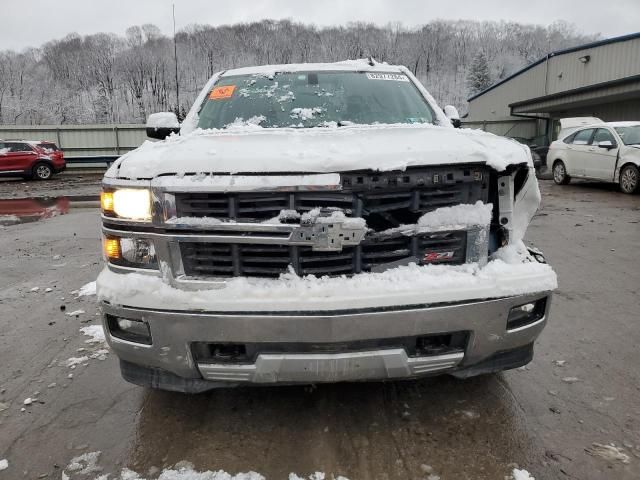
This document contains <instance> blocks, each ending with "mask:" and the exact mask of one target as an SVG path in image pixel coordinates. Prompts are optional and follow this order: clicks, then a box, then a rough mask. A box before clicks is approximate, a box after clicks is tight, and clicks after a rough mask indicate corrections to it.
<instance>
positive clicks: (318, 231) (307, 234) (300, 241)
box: [289, 216, 367, 252]
mask: <svg viewBox="0 0 640 480" xmlns="http://www.w3.org/2000/svg"><path fill="white" fill-rule="evenodd" d="M354 223H357V222H353V219H352V218H332V217H330V216H318V217H315V218H314V219H312V220H311V221H309V222H305V223H301V224H300V226H299V227H296V228H295V229H294V230H293V232H292V233H291V236H290V237H289V245H300V246H310V247H311V249H312V250H314V251H319V252H339V251H341V250H342V247H345V246H350V245H358V244H360V242H361V241H362V239H363V238H364V235H365V234H366V233H367V226H366V225H365V224H363V225H362V226H359V225H354Z"/></svg>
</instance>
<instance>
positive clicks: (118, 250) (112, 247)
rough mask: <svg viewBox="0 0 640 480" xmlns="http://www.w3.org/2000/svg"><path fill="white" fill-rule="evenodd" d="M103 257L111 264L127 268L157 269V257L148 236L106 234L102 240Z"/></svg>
mask: <svg viewBox="0 0 640 480" xmlns="http://www.w3.org/2000/svg"><path fill="white" fill-rule="evenodd" d="M103 251H104V256H105V259H106V260H107V261H108V262H110V263H112V264H113V265H118V266H121V267H129V268H147V269H157V268H158V259H157V257H156V249H155V247H154V245H153V242H152V241H151V240H150V239H148V238H127V237H114V236H108V237H105V238H104V240H103Z"/></svg>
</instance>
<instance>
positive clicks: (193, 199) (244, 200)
mask: <svg viewBox="0 0 640 480" xmlns="http://www.w3.org/2000/svg"><path fill="white" fill-rule="evenodd" d="M472 172H473V173H472ZM340 178H341V182H342V186H341V189H338V190H335V191H334V190H309V191H305V190H295V189H291V191H284V192H283V191H274V192H264V191H262V192H230V193H225V192H181V191H176V192H168V193H170V194H171V195H173V197H174V198H175V211H176V216H177V217H200V218H206V217H213V218H217V219H219V220H222V221H224V222H232V221H237V222H239V223H246V222H248V223H260V222H264V221H265V220H269V219H271V218H274V217H277V216H278V215H279V214H280V212H281V211H282V210H295V211H296V212H297V213H298V215H297V216H296V215H292V216H291V218H288V219H283V220H281V221H283V222H287V223H298V222H299V221H300V219H299V216H300V215H302V214H303V213H305V212H308V211H310V210H312V209H315V208H323V209H332V208H335V209H338V210H341V211H342V212H344V214H345V215H347V216H354V217H362V218H364V219H365V221H366V224H367V227H368V228H369V229H370V230H369V231H368V233H367V234H366V235H365V237H364V239H363V240H362V241H361V242H360V245H358V246H344V247H343V248H342V250H340V251H321V250H317V251H314V250H313V249H312V247H311V246H306V245H305V246H302V245H300V246H292V245H288V244H287V237H288V236H289V233H288V232H277V231H274V232H269V234H268V236H270V237H271V239H273V238H274V237H281V238H282V243H281V244H279V243H269V244H267V243H260V241H261V240H260V236H261V235H264V234H263V233H255V232H251V231H249V230H247V231H242V230H239V232H236V231H235V230H228V229H227V230H224V229H218V230H217V231H216V232H215V234H216V235H217V236H218V237H220V236H222V235H229V236H230V237H231V236H237V235H242V236H244V237H246V238H245V239H244V241H243V242H242V243H234V239H233V238H229V243H207V242H193V241H187V239H184V238H183V239H182V240H181V241H180V242H179V246H180V251H181V255H182V267H183V270H184V274H185V275H187V276H190V275H193V276H202V277H207V276H210V277H230V276H255V277H278V276H279V275H281V274H283V273H287V272H288V271H293V272H295V273H296V274H298V275H306V274H314V275H318V276H323V275H353V274H356V273H360V272H368V271H372V270H373V271H381V270H380V269H382V270H384V268H385V265H387V264H389V265H397V264H404V263H409V262H422V263H441V264H450V265H455V264H462V263H464V262H465V261H467V232H466V231H449V232H424V233H419V234H415V235H403V234H401V233H398V234H395V233H391V234H383V233H381V232H384V231H386V230H388V229H390V228H396V227H399V226H401V225H410V224H415V223H418V220H419V218H420V217H421V216H422V215H424V214H425V213H428V212H431V211H433V210H436V209H437V208H440V207H449V206H455V205H458V204H473V203H475V202H477V201H478V200H480V201H482V202H484V203H488V201H489V188H488V185H489V179H490V169H489V168H487V167H485V166H478V165H468V166H438V167H417V168H409V169H407V170H406V171H402V172H370V171H362V172H346V173H342V174H340ZM167 229H168V230H170V229H171V227H170V226H167ZM207 230H208V228H207ZM210 230H212V231H213V230H215V224H213V223H212V226H211V228H210ZM182 233H184V230H182ZM252 237H253V238H252ZM247 241H254V242H256V243H246V242H247Z"/></svg>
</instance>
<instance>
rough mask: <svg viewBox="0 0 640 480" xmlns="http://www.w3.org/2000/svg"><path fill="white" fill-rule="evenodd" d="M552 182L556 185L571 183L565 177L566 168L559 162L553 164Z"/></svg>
mask: <svg viewBox="0 0 640 480" xmlns="http://www.w3.org/2000/svg"><path fill="white" fill-rule="evenodd" d="M553 181H554V182H556V183H557V184H558V185H567V184H568V183H569V182H570V181H571V177H570V176H569V175H567V167H565V166H564V163H563V162H562V161H561V160H556V161H555V162H554V163H553Z"/></svg>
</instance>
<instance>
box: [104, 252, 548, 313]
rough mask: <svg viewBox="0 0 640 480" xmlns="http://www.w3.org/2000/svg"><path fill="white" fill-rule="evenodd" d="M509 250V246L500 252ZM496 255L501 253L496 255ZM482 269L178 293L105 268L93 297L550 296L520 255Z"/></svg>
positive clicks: (150, 279)
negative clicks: (543, 293)
mask: <svg viewBox="0 0 640 480" xmlns="http://www.w3.org/2000/svg"><path fill="white" fill-rule="evenodd" d="M508 248H510V249H511V247H508ZM503 250H504V249H503ZM499 257H500V258H494V260H492V261H490V262H489V263H488V264H487V265H485V266H484V267H480V266H479V265H477V264H466V265H460V266H444V265H427V266H417V265H415V264H412V265H408V266H402V267H397V268H394V269H391V270H387V271H385V272H381V273H363V274H358V275H355V276H353V277H349V278H347V277H323V278H316V277H314V276H307V277H298V276H296V275H283V276H282V277H281V278H280V279H277V280H271V279H251V278H245V277H239V278H233V279H230V280H228V281H227V282H225V284H224V287H223V288H210V289H202V290H195V291H186V290H181V289H179V288H175V287H173V286H171V285H169V284H167V283H165V282H164V281H163V279H162V278H160V277H154V276H148V275H141V274H136V273H131V274H120V273H114V272H112V271H111V270H109V269H108V268H105V269H104V270H103V272H102V273H101V274H100V276H99V277H98V281H97V286H98V288H97V290H98V298H99V299H100V300H102V301H106V302H109V303H112V304H117V305H127V306H132V307H138V308H151V309H167V310H174V311H175V310H184V311H215V312H237V311H245V312H246V311H260V312H267V311H268V312H282V311H297V312H299V311H332V310H345V309H358V308H379V307H390V306H401V305H423V304H434V303H443V302H459V301H466V300H474V299H487V298H501V297H507V296H514V295H524V294H531V293H536V292H545V291H551V290H554V289H555V288H556V287H557V279H556V274H555V272H554V271H553V270H552V269H551V267H550V266H548V265H546V264H540V263H537V262H535V261H531V259H530V258H528V256H526V255H524V254H523V253H522V251H520V252H518V251H517V250H515V249H511V250H506V251H504V252H503V253H502V254H501V255H500V256H499Z"/></svg>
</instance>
